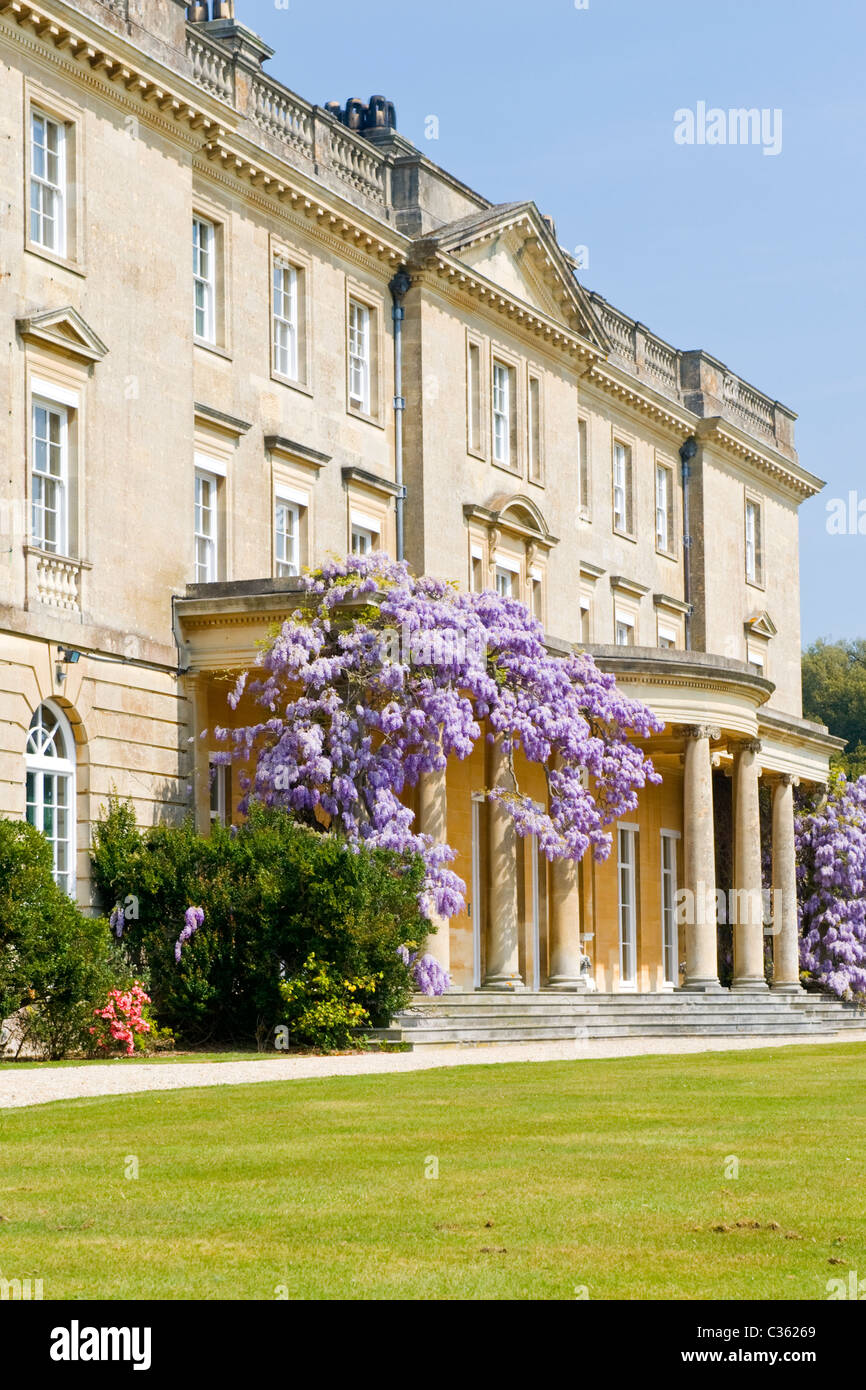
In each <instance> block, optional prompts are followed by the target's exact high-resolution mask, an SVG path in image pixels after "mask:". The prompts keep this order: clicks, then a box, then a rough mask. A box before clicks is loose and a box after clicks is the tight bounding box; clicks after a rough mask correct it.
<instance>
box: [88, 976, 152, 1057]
mask: <svg viewBox="0 0 866 1390" xmlns="http://www.w3.org/2000/svg"><path fill="white" fill-rule="evenodd" d="M150 1002H151V1001H150V995H149V994H145V992H144V990H143V989H142V987H141V985H140V984H138V983H136V984H134V985H133V986H132V988H131V989H127V990H121V989H113V990H111V991H110V993H109V995H108V1003H107V1004H106V1006H105V1008H104V1009H94V1010H93V1017H94V1018H95V1019H96V1020H97V1022H96V1024H95V1025H94V1027H92V1028H91V1029H90V1032H91V1034H92V1035H93V1037H94V1038H95V1041H96V1046H97V1047H98V1048H99V1049H100V1051H102V1052H110V1051H112V1049H113V1048H115V1049H116V1048H121V1049H122V1050H123V1051H124V1052H125V1053H126V1055H127V1057H131V1056H132V1055H133V1053H134V1052H135V1035H136V1033H149V1032H150V1024H149V1023H148V1021H147V1019H146V1018H144V1017H143V1009H144V1006H145V1004H149V1003H150Z"/></svg>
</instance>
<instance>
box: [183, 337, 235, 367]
mask: <svg viewBox="0 0 866 1390" xmlns="http://www.w3.org/2000/svg"><path fill="white" fill-rule="evenodd" d="M192 341H193V344H194V346H195V347H197V348H201V349H202V350H203V351H204V352H212V353H213V354H214V356H216V357H224V358H225V360H226V361H227V362H231V360H232V355H231V353H230V352H229V350H228V348H224V347H221V346H220V344H219V343H209V342H207V340H206V339H205V338H196V337H193V340H192Z"/></svg>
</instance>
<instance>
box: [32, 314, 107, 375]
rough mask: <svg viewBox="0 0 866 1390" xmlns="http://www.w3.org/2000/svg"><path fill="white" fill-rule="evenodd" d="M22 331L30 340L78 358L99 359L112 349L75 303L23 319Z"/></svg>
mask: <svg viewBox="0 0 866 1390" xmlns="http://www.w3.org/2000/svg"><path fill="white" fill-rule="evenodd" d="M18 332H19V333H20V335H21V337H22V338H24V339H26V340H28V341H31V342H37V343H42V344H44V345H45V346H47V347H50V348H54V349H55V350H59V351H61V352H64V353H66V354H68V355H69V356H70V357H75V358H77V360H78V361H83V362H99V361H101V360H102V358H103V357H105V355H106V353H107V352H108V348H107V347H106V346H105V343H104V342H103V341H102V339H101V338H100V337H99V334H98V333H96V332H95V330H94V329H92V328H91V327H90V324H89V323H88V322H87V320H86V319H84V318H82V316H81V314H79V312H78V310H77V309H73V308H72V306H71V305H67V306H66V308H64V309H47V310H45V311H44V312H43V313H41V314H31V315H30V316H29V317H27V318H23V319H19V320H18Z"/></svg>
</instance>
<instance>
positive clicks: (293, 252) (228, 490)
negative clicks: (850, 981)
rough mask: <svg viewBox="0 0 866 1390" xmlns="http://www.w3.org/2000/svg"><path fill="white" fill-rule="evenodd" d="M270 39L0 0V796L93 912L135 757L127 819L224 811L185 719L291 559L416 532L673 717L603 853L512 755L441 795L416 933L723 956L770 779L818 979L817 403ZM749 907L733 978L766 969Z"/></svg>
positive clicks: (294, 565)
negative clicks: (635, 804) (661, 330)
mask: <svg viewBox="0 0 866 1390" xmlns="http://www.w3.org/2000/svg"><path fill="white" fill-rule="evenodd" d="M271 56H272V54H271V50H270V49H269V48H268V47H267V46H266V45H265V44H264V43H263V42H262V40H261V39H260V38H259V37H258V36H257V35H256V34H254V33H252V32H251V31H250V30H249V29H248V28H247V27H245V26H244V24H243V23H242V22H240V19H239V18H236V17H235V15H234V7H233V5H232V4H231V0H213V3H212V5H210V6H209V5H208V4H205V3H201V4H195V5H191V6H189V7H185V6H184V5H183V4H181V3H179V0H76V3H75V4H74V5H73V4H71V3H66V0H32V3H31V0H0V59H2V62H0V89H2V92H0V135H2V139H0V187H2V189H3V202H4V207H3V214H4V215H3V217H2V219H0V267H2V274H0V314H2V323H3V333H4V344H3V352H4V363H5V365H4V368H3V373H2V382H3V410H2V423H0V442H2V458H3V461H4V463H3V468H2V470H0V814H2V815H6V816H13V817H25V816H26V817H27V818H28V819H30V820H31V821H32V822H33V823H34V824H36V825H38V826H40V827H41V828H43V829H44V830H45V832H46V834H47V835H48V837H49V838H50V840H51V841H52V844H53V849H54V859H55V870H56V875H57V877H58V879H59V881H60V882H62V883H63V885H64V886H65V887H66V888H67V889H68V891H69V892H71V893H74V894H77V896H78V898H79V900H80V901H81V902H82V903H84V904H89V902H90V884H89V856H88V850H89V844H90V836H91V830H92V827H93V824H94V822H95V821H96V819H97V817H98V814H99V811H100V808H101V807H102V806H103V805H104V804H105V802H106V799H107V797H108V794H109V791H110V789H111V788H112V787H116V788H117V790H118V791H119V792H120V794H121V795H122V796H128V797H131V799H132V801H133V803H134V805H135V808H136V811H137V814H138V816H139V818H140V821H141V822H142V823H143V824H151V823H154V822H156V821H158V820H161V819H164V818H178V817H180V816H182V815H183V814H184V813H185V812H186V811H188V810H189V809H190V807H193V808H194V811H195V815H196V817H197V820H198V823H199V825H200V826H201V828H203V829H206V828H207V827H208V825H209V824H210V822H211V820H212V819H215V818H220V819H228V818H230V817H231V816H232V814H233V806H234V798H233V790H232V783H231V777H230V775H229V774H228V772H227V771H226V769H225V768H221V769H218V770H214V772H213V775H211V769H210V768H209V757H210V753H211V752H212V751H213V750H212V748H210V749H209V744H210V743H211V740H210V736H208V737H206V738H201V737H199V735H200V734H201V733H202V731H210V730H212V729H213V727H214V725H215V724H219V723H226V722H228V720H229V718H230V716H229V713H228V710H227V706H226V692H227V690H228V688H229V684H230V681H231V680H233V678H234V676H235V675H236V673H237V672H238V671H240V670H242V669H244V668H245V667H247V666H249V665H251V664H252V663H253V662H254V661H255V657H256V653H257V643H258V642H259V641H260V640H261V638H262V637H263V636H264V634H265V633H266V632H267V631H268V630H269V629H270V628H271V627H272V626H273V625H274V623H277V622H279V621H280V620H281V619H283V618H284V617H285V616H287V615H288V614H289V613H290V612H291V611H292V609H293V607H294V606H295V593H296V589H297V583H296V580H295V578H294V576H297V575H298V574H299V573H300V571H301V569H302V568H303V567H304V566H305V565H314V564H315V563H316V562H317V561H319V560H321V559H324V558H325V557H326V556H327V555H329V554H345V553H346V552H347V551H350V550H351V551H356V552H362V553H366V552H367V551H369V550H371V549H376V548H381V549H382V550H386V551H388V552H389V553H390V554H392V555H393V554H398V553H401V552H402V553H404V554H405V556H406V558H407V560H408V561H409V562H410V564H411V565H412V566H413V568H414V570H415V571H416V572H418V573H421V572H427V573H429V574H432V575H437V576H440V577H445V578H450V579H454V580H456V581H457V582H459V583H460V584H461V585H463V586H466V587H474V588H477V589H481V588H488V587H491V588H495V589H497V590H499V591H500V592H502V593H504V594H513V595H518V596H519V597H520V598H522V599H523V600H524V601H525V602H526V603H527V604H528V605H529V606H530V607H531V608H532V610H533V611H534V613H535V614H536V615H537V617H538V618H539V619H540V620H541V621H542V622H543V624H544V627H545V631H546V633H547V634H548V640H549V644H550V646H551V648H552V649H553V650H561V651H569V650H571V649H572V648H573V647H575V646H579V647H581V648H587V649H588V650H589V651H591V652H592V653H593V654H594V656H595V657H596V659H597V661H598V662H599V664H600V665H601V666H602V667H603V668H604V669H605V670H609V671H612V672H614V673H615V675H616V677H617V680H618V681H619V682H620V683H621V684H622V686H623V688H624V689H625V690H626V691H627V692H628V693H629V694H633V695H635V696H637V697H640V698H641V699H643V700H645V701H647V702H648V703H649V704H650V705H651V706H652V707H653V709H654V710H655V711H656V712H657V713H658V714H659V715H660V716H661V717H662V719H663V720H664V722H665V730H664V732H663V733H662V734H660V735H658V736H656V737H655V738H653V739H652V740H651V741H650V743H649V751H650V753H651V756H652V758H653V760H654V762H655V764H656V766H657V768H658V769H659V771H660V772H661V773H662V775H663V782H662V784H661V785H660V786H657V787H655V786H654V787H651V788H648V789H647V791H646V792H645V793H644V794H643V795H642V798H641V804H640V806H639V809H638V810H637V811H636V812H635V814H634V817H633V818H632V819H631V820H629V821H628V822H627V823H621V824H618V825H616V826H614V827H612V833H613V848H612V853H611V856H610V858H609V859H608V860H607V861H606V862H605V863H603V864H592V863H589V862H583V863H581V864H580V865H579V866H577V867H576V868H575V866H572V865H555V866H548V865H547V863H546V861H544V860H540V859H539V856H538V853H537V851H536V848H535V846H534V845H533V843H532V841H529V840H527V841H524V840H517V839H515V837H514V833H513V830H512V829H511V828H510V825H509V824H508V823H507V822H506V821H505V820H504V819H503V817H502V813H501V812H500V811H498V810H497V809H496V808H495V807H491V806H489V805H488V803H486V801H485V799H484V791H485V788H486V787H489V786H490V785H492V784H493V781H494V779H495V774H496V766H495V763H496V758H497V753H496V750H495V748H494V749H492V750H485V749H484V748H483V747H479V748H478V749H477V750H476V753H475V754H474V755H473V757H471V758H469V759H467V760H466V761H465V762H462V763H456V764H455V765H453V766H451V767H449V769H448V772H447V775H443V776H442V777H440V778H438V779H437V778H433V779H430V780H429V781H428V782H427V783H425V784H424V785H423V786H422V787H421V788H420V789H419V792H418V796H417V808H416V809H417V814H418V817H419V819H420V823H421V828H422V829H426V830H428V831H429V832H430V833H432V834H434V835H437V836H441V837H444V838H447V839H448V841H449V842H450V843H451V844H453V845H454V847H455V848H456V850H457V852H458V859H457V862H456V864H455V868H456V869H457V871H458V872H459V873H460V875H461V877H462V878H463V879H464V880H465V881H466V883H467V886H468V892H467V899H468V901H467V910H466V913H465V914H464V915H463V916H461V917H459V918H454V919H453V920H451V921H450V922H444V923H441V924H440V930H439V931H438V933H437V935H436V936H435V937H434V938H432V939H431V949H432V950H433V951H434V953H435V954H436V955H437V956H438V957H439V958H440V959H441V960H442V961H443V962H444V963H446V964H447V966H448V968H449V969H450V972H451V976H452V981H453V985H454V988H455V989H456V990H465V991H471V990H473V989H475V988H480V987H484V986H487V987H493V988H496V987H498V988H502V989H517V988H521V987H526V988H529V989H531V990H538V989H543V988H547V987H555V988H560V989H565V990H568V989H574V988H575V986H576V985H578V983H579V977H580V971H581V957H582V956H584V955H585V956H587V957H588V958H589V962H590V963H591V970H592V975H593V976H594V978H595V981H596V982H597V984H598V988H599V990H604V991H607V992H612V993H618V992H630V991H634V992H662V991H667V990H673V989H675V988H677V987H681V986H684V987H686V988H687V989H692V990H697V991H701V990H713V989H714V988H717V987H718V976H719V962H718V960H717V947H716V924H715V915H714V909H712V906H711V909H710V911H709V913H706V912H703V911H701V910H698V911H697V912H696V913H695V914H694V921H690V922H689V923H688V924H687V925H686V926H685V927H682V926H680V925H679V924H678V922H677V914H676V911H675V897H676V893H677V890H678V889H680V888H683V887H686V888H689V889H691V890H692V891H693V893H694V894H695V895H696V899H695V900H696V901H698V902H703V901H705V900H709V902H710V904H712V902H713V901H714V894H715V890H716V887H717V886H721V887H722V888H724V889H727V888H730V887H731V886H734V887H737V888H739V889H742V890H753V889H757V890H760V886H761V851H760V837H759V792H760V789H761V788H762V787H766V788H768V789H769V792H770V796H771V804H772V827H773V831H772V833H773V882H774V887H775V888H776V889H777V897H778V901H779V903H780V907H779V909H778V912H777V921H776V922H775V928H776V930H775V934H774V936H773V938H772V941H773V984H774V987H776V988H778V989H780V990H782V991H796V990H797V989H798V988H799V985H798V967H797V945H796V895H795V881H794V845H793V787H794V785H795V784H796V783H797V782H798V781H799V782H800V783H804V784H806V783H813V784H814V783H818V784H820V783H823V782H824V781H825V780H826V777H827V770H828V759H829V755H830V753H831V752H832V751H833V749H834V748H836V747H838V746H840V745H839V743H838V741H837V740H834V739H832V738H830V737H829V736H828V734H827V731H826V729H824V728H823V727H821V726H819V725H816V724H814V723H811V722H808V721H806V720H804V719H803V718H802V712H801V694H800V623H799V599H798V508H799V506H800V504H801V503H802V502H803V501H804V500H806V499H807V498H809V497H811V496H813V495H814V494H815V493H816V492H817V491H818V490H819V488H820V487H821V485H822V484H821V482H820V480H819V479H818V478H816V477H814V476H813V475H812V474H811V473H809V472H808V471H807V470H806V469H805V468H803V467H802V466H801V464H800V462H799V460H798V457H797V452H796V449H795V446H794V420H795V416H794V414H793V413H792V411H791V410H789V409H788V408H787V407H786V406H784V405H782V404H780V402H779V401H777V400H773V399H771V398H769V397H768V396H766V395H764V394H763V393H762V392H761V391H759V390H757V389H756V388H755V387H754V386H752V385H750V384H748V383H747V382H745V381H743V380H742V379H741V378H740V377H738V376H737V375H736V374H735V373H734V372H733V371H731V370H729V369H728V368H727V367H726V366H725V365H724V364H723V363H721V362H720V361H718V360H717V359H716V358H714V357H712V356H710V355H709V354H708V353H706V352H703V351H681V350H678V349H677V348H674V347H672V346H671V345H670V344H669V343H667V342H665V341H663V340H662V339H661V338H659V337H657V336H656V335H655V334H653V333H652V332H651V331H650V330H649V329H647V328H646V327H644V325H643V324H641V323H638V322H635V321H634V320H633V319H632V318H630V317H629V316H628V314H626V313H624V312H623V311H621V310H620V309H617V308H614V307H613V306H612V305H611V304H610V303H608V302H607V301H606V300H605V299H604V298H602V297H601V295H600V294H597V293H594V292H592V291H591V290H590V289H587V288H586V287H584V286H583V285H582V284H581V283H580V282H579V280H578V278H577V275H576V266H575V263H574V261H573V260H572V258H571V257H570V256H569V255H568V253H566V252H565V251H564V250H563V249H562V247H560V246H559V244H558V242H557V238H556V232H555V227H554V223H553V221H552V220H551V219H550V218H549V217H547V216H544V215H542V214H541V213H540V212H539V210H538V209H537V208H536V206H535V204H534V203H532V202H531V201H515V202H510V203H506V204H499V205H494V204H491V203H490V202H488V201H487V199H485V198H484V197H483V196H481V195H480V194H478V193H476V192H474V191H473V190H472V189H471V188H468V187H467V186H466V185H465V184H463V183H461V182H460V181H459V180H458V179H457V178H455V177H454V176H453V175H451V174H450V173H448V172H446V171H445V170H444V169H441V168H439V167H438V166H437V165H436V164H434V163H433V162H432V161H431V160H430V159H429V158H428V157H427V155H426V154H425V153H423V152H421V151H420V150H419V149H417V148H416V147H415V146H414V145H413V144H412V143H411V142H410V141H408V140H407V139H405V138H404V137H403V136H402V135H401V134H400V133H399V132H398V130H397V123H396V117H395V112H394V107H393V106H392V104H391V103H390V102H389V101H387V100H385V99H384V98H381V97H373V98H371V99H370V101H369V102H367V103H365V102H363V101H361V100H358V99H352V100H349V101H348V102H347V103H346V104H345V105H340V104H338V103H330V104H328V105H326V106H316V105H311V104H310V103H309V102H307V101H306V100H305V99H303V98H302V97H300V96H297V95H295V93H294V92H293V91H291V90H289V89H288V88H286V87H285V86H283V85H282V84H281V83H279V82H277V81H275V80H274V79H273V78H272V77H270V76H268V75H267V74H266V73H265V72H264V70H263V64H264V63H266V62H267V60H268V59H269V58H270V57H271ZM485 760H486V761H487V765H486V766H485ZM524 772H525V777H524V784H525V786H526V787H527V789H529V790H532V788H533V786H535V790H536V793H537V795H538V796H539V797H543V796H544V794H545V793H544V783H543V778H542V777H541V776H540V769H538V768H535V769H532V768H525V769H524ZM533 774H538V775H537V777H536V780H535V782H534V783H533ZM723 841H724V842H726V843H727V842H730V843H731V844H732V846H733V850H732V854H731V855H730V856H728V858H727V859H726V858H725V856H723V855H721V854H720V853H719V846H720V844H721V843H722V842H723ZM742 916H743V918H744V920H742V921H739V920H738V921H736V922H735V924H734V952H733V957H734V958H733V988H734V989H738V990H746V991H754V992H760V991H763V990H765V989H766V988H767V986H766V983H765V976H764V928H763V924H762V923H761V922H760V921H757V922H756V921H753V920H751V919H749V917H748V914H745V913H744V914H742ZM585 968H586V967H585V964H584V969H585Z"/></svg>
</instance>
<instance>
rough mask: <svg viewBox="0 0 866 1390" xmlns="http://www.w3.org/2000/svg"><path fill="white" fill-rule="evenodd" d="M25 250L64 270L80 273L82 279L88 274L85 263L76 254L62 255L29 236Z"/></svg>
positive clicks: (25, 243) (75, 273) (74, 273)
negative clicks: (30, 238) (31, 239)
mask: <svg viewBox="0 0 866 1390" xmlns="http://www.w3.org/2000/svg"><path fill="white" fill-rule="evenodd" d="M24 250H25V251H29V252H30V255H31V256H38V257H39V259H40V260H41V261H48V262H49V263H50V264H51V265H55V266H60V268H61V269H62V270H68V271H71V273H72V274H73V275H80V276H81V277H82V279H83V278H84V277H85V276H86V275H87V271H86V269H85V267H84V263H83V262H82V261H80V260H78V259H77V257H75V256H61V255H60V254H59V253H58V252H57V251H49V249H48V247H47V246H40V245H39V244H38V242H35V241H30V240H29V238H28V240H26V241H25V242H24Z"/></svg>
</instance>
